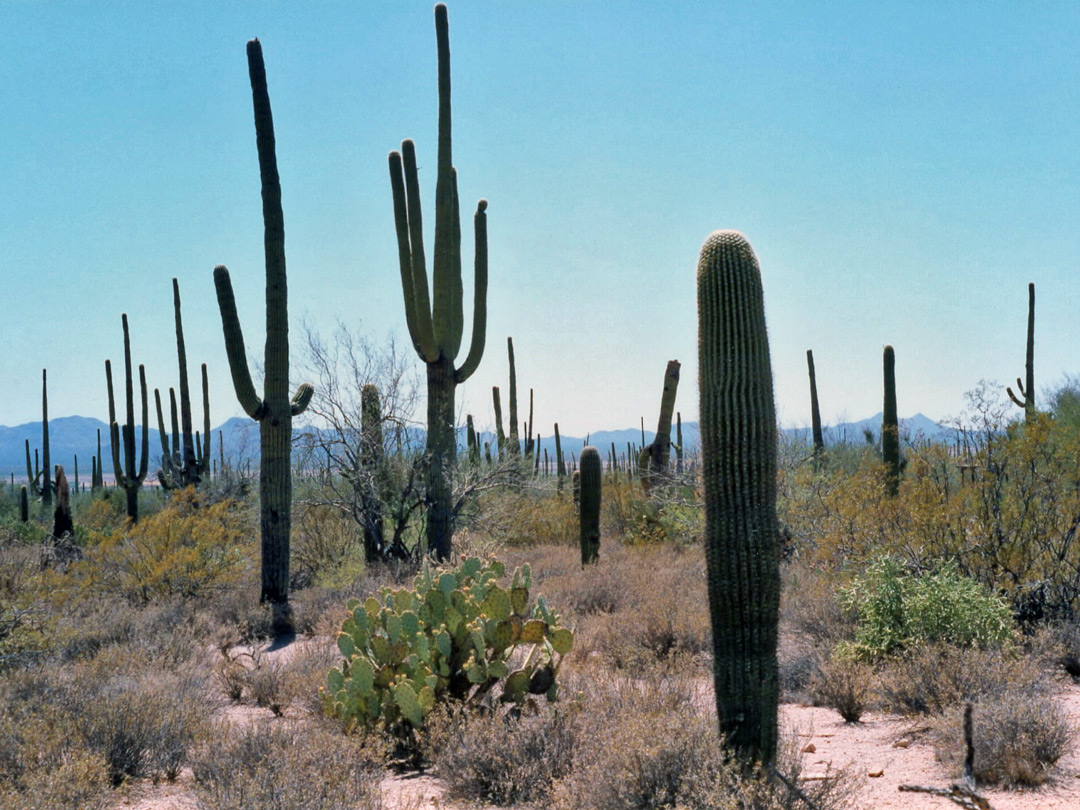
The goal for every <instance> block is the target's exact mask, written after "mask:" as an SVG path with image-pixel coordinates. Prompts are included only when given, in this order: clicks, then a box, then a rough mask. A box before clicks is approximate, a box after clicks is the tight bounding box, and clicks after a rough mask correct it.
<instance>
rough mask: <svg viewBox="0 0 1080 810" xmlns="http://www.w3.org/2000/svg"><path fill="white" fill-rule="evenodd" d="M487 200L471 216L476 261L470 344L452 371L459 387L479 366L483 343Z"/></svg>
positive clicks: (485, 325) (486, 260)
mask: <svg viewBox="0 0 1080 810" xmlns="http://www.w3.org/2000/svg"><path fill="white" fill-rule="evenodd" d="M486 211H487V200H480V201H479V202H478V203H477V204H476V214H475V215H474V216H473V233H474V238H475V241H476V258H475V263H474V273H475V278H474V281H473V328H472V342H471V343H470V344H469V353H468V354H467V355H466V356H465V362H464V363H462V364H461V365H460V366H459V367H458V368H457V369H455V371H454V382H457V383H463V382H465V381H466V380H467V379H469V377H471V376H472V373H473V372H474V371H476V369H477V366H479V365H480V358H481V357H483V356H484V343H485V341H486V340H487V287H488V245H487V213H485V212H486Z"/></svg>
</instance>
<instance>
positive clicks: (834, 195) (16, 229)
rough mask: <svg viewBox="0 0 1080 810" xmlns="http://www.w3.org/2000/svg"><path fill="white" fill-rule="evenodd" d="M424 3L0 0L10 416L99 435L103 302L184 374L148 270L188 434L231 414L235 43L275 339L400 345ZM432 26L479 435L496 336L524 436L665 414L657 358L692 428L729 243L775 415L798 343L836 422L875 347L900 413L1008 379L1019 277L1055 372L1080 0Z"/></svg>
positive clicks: (239, 261)
mask: <svg viewBox="0 0 1080 810" xmlns="http://www.w3.org/2000/svg"><path fill="white" fill-rule="evenodd" d="M432 7H433V3H431V2H372V3H360V2H348V3H347V2H334V3H331V2H309V3H302V4H301V3H286V2H229V3H221V2H209V1H207V2H184V3H179V2H165V1H164V0H163V1H162V2H154V3H145V2H135V1H134V0H132V1H131V2H78V3H76V2H66V0H54V1H53V2H48V3H45V2H23V1H19V2H12V1H11V0H7V1H4V0H0V69H2V75H3V77H4V89H3V91H2V98H3V100H4V103H3V114H2V115H0V176H2V177H3V178H4V182H3V183H2V184H0V284H2V289H3V295H2V298H0V300H2V302H3V303H2V304H0V324H2V334H3V336H4V342H5V346H4V351H2V352H0V391H2V392H3V397H2V400H0V424H6V425H15V424H19V423H22V422H27V421H34V420H37V419H40V384H41V369H42V368H48V370H49V413H50V417H53V418H55V417H58V416H65V415H72V414H79V415H82V416H96V417H98V418H101V419H104V418H106V410H107V409H106V396H105V384H104V369H103V366H104V360H105V358H107V357H108V358H111V359H112V361H113V363H114V364H122V345H121V338H122V336H121V328H120V315H121V313H123V312H126V313H127V314H128V317H129V319H130V321H131V330H132V341H133V359H134V361H135V362H136V363H144V364H145V365H146V369H147V377H148V382H149V385H150V386H151V388H153V387H155V386H156V387H160V388H162V389H164V388H167V387H169V386H170V385H176V376H177V372H176V356H175V340H174V335H173V327H172V305H171V279H172V278H173V277H174V276H175V277H178V278H179V279H180V286H181V293H182V296H183V301H184V326H185V334H186V338H187V351H188V358H189V363H190V364H191V373H192V375H193V379H195V380H197V369H198V363H200V362H206V363H208V365H209V367H210V375H211V379H210V387H211V406H212V412H213V416H212V421H213V423H214V424H215V425H216V424H219V423H220V422H222V421H224V420H225V419H227V418H228V417H230V416H234V415H239V414H241V413H242V411H241V409H240V407H239V405H238V404H237V403H236V398H235V395H234V394H233V391H232V384H231V381H230V377H229V372H228V366H227V360H226V357H225V351H224V342H223V338H222V332H221V322H220V317H219V314H218V308H217V303H216V300H215V297H214V287H213V280H212V270H213V267H214V266H215V265H216V264H219V263H223V264H226V265H228V266H229V268H230V270H231V273H232V278H233V284H234V288H235V290H236V293H237V299H238V306H239V309H240V319H241V323H242V325H243V328H244V334H245V338H246V341H247V346H248V353H249V357H255V358H259V357H261V356H262V346H263V341H264V336H265V331H264V327H265V323H264V319H265V315H264V309H263V296H264V270H263V258H262V222H261V206H260V199H259V175H258V165H257V158H256V152H255V136H254V127H253V124H252V113H251V95H250V87H249V84H248V77H247V66H246V59H245V48H244V45H245V42H246V40H248V39H249V38H251V37H254V36H257V37H259V38H260V40H261V41H262V43H263V49H264V54H265V59H266V65H267V73H268V80H269V90H270V97H271V102H272V105H273V110H274V120H275V128H276V136H277V149H278V164H279V169H280V173H281V180H282V190H283V204H284V212H285V232H286V254H287V257H288V273H289V292H290V302H289V307H290V325H291V333H292V336H293V349H294V354H295V353H296V350H298V349H299V348H300V336H301V334H302V331H301V329H300V325H301V321H302V320H304V319H306V320H307V321H308V322H310V323H311V324H313V325H314V326H315V327H316V328H318V329H319V330H320V331H321V332H323V334H324V335H326V336H329V334H330V333H331V332H332V330H333V328H334V324H335V323H336V322H337V321H338V320H341V321H343V322H345V323H346V324H348V325H349V326H350V327H351V328H353V329H356V330H358V331H360V332H362V333H365V334H368V335H371V336H373V337H375V338H381V337H383V336H385V335H387V334H388V333H391V332H393V333H396V335H397V338H398V340H399V342H400V343H401V344H402V345H403V346H405V347H406V348H408V337H407V334H406V331H405V325H404V313H403V304H402V295H401V290H400V278H399V272H398V266H397V247H396V241H395V234H394V225H393V216H392V206H391V196H390V184H389V178H388V171H387V164H386V155H387V153H388V152H389V151H390V150H391V149H396V148H398V147H399V145H400V142H401V140H402V139H403V138H407V137H408V138H413V139H414V140H415V141H416V144H417V151H418V160H419V164H420V182H421V188H422V194H423V198H424V213H425V224H426V228H427V242H428V246H429V259H430V245H431V230H432V228H433V225H434V208H433V204H434V184H435V146H436V144H435V129H436V74H435V34H434V23H433V14H432ZM449 17H450V40H451V48H452V54H453V56H452V73H453V110H454V118H453V124H454V163H455V165H456V167H457V169H458V176H459V185H460V191H461V208H462V212H463V214H466V216H465V217H464V219H463V227H462V230H463V239H462V243H463V257H462V258H463V265H464V268H465V280H464V283H465V290H466V322H467V325H466V334H465V336H464V338H463V341H462V343H463V348H462V352H461V356H460V357H459V359H458V362H459V363H460V362H461V361H462V360H463V359H464V355H465V353H466V352H467V349H468V344H469V340H470V336H471V318H470V313H471V302H472V273H471V268H472V255H473V240H472V228H471V223H470V219H469V217H471V213H472V211H473V210H474V209H475V202H476V200H477V199H478V198H480V197H484V198H486V199H487V200H488V201H489V208H488V231H489V237H490V242H489V245H490V286H489V299H488V312H489V316H488V324H487V350H486V352H485V355H484V359H483V362H482V363H481V365H480V368H479V370H478V371H477V373H476V374H475V375H474V377H473V378H472V379H470V380H469V381H468V382H467V383H466V384H465V386H464V387H463V388H462V389H459V396H463V397H464V407H465V409H466V410H468V411H469V412H471V413H473V414H474V415H475V418H476V420H477V423H478V425H480V426H485V427H486V426H490V425H491V424H492V418H493V417H492V409H491V386H492V385H499V386H500V388H501V389H502V391H503V397H504V411H505V408H506V406H505V397H506V389H507V360H506V337H507V336H508V335H510V336H513V338H514V346H515V352H516V359H517V375H518V386H519V409H520V410H521V412H522V418H524V416H525V411H526V409H527V402H528V400H527V397H528V389H529V388H530V387H532V388H534V389H535V391H536V424H537V428H538V430H539V431H540V432H541V433H543V434H544V435H545V436H547V435H550V433H551V429H552V428H551V426H552V423H553V422H556V421H557V422H559V424H560V429H561V430H562V431H563V432H564V433H566V434H568V435H584V434H585V433H586V432H589V431H595V430H601V429H619V428H626V427H633V426H636V425H637V424H638V420H639V418H640V417H641V416H644V417H645V422H646V426H647V427H652V428H655V422H656V415H657V410H658V407H659V400H660V391H661V387H662V378H663V372H664V366H665V363H666V361H667V360H669V359H673V358H674V359H678V360H680V361H681V362H682V383H681V385H680V389H679V400H678V405H677V407H678V409H679V410H680V411H681V412H682V414H683V418H684V419H685V420H688V421H689V420H693V419H696V418H697V410H698V408H697V390H696V379H697V360H696V355H697V345H696V344H697V322H696V312H695V291H694V268H695V263H696V260H697V253H698V249H699V248H700V245H701V243H702V242H703V241H704V239H705V238H706V236H708V234H709V233H710V232H711V231H713V230H716V229H720V228H735V229H738V230H740V231H742V232H743V233H745V234H746V236H747V237H748V238H749V239H750V241H751V243H752V244H753V246H754V248H755V250H756V252H757V254H758V257H759V259H760V261H761V265H762V276H763V282H764V289H765V298H766V302H765V303H766V316H767V318H768V322H769V333H770V342H771V351H772V363H773V373H774V380H775V389H776V400H777V410H778V413H779V416H780V418H781V420H782V422H783V423H784V424H785V425H804V424H806V423H808V421H809V396H808V390H807V388H808V387H807V379H806V359H805V352H806V350H807V349H808V348H809V349H813V350H814V358H815V362H816V366H817V374H818V389H819V393H820V398H821V405H822V411H823V416H824V418H825V420H826V421H827V422H831V423H835V422H839V421H843V420H845V419H852V420H854V419H860V418H863V417H866V416H869V415H871V414H873V413H875V412H877V411H879V410H880V409H881V353H882V346H883V345H884V344H886V343H891V344H892V345H893V346H894V347H895V349H896V356H897V369H896V371H897V386H898V399H899V411H900V414H901V416H910V415H913V414H914V413H916V412H922V413H924V414H926V415H927V416H929V417H931V418H934V419H942V418H944V417H947V416H950V415H956V414H958V413H959V412H960V411H961V410H962V409H963V407H964V396H963V395H964V392H966V391H968V390H971V389H973V388H974V387H975V386H976V384H977V383H978V381H979V380H980V379H984V378H986V379H996V380H998V381H1000V382H1001V383H1002V385H1004V384H1005V383H1007V382H1011V381H1012V380H1013V379H1014V378H1015V377H1017V376H1018V375H1022V374H1023V370H1024V369H1023V365H1024V337H1025V329H1026V305H1027V284H1028V282H1035V284H1036V296H1037V304H1036V349H1035V352H1036V354H1035V362H1036V382H1037V388H1038V390H1039V392H1040V393H1041V392H1042V391H1043V390H1044V388H1045V387H1047V386H1050V385H1052V384H1054V383H1055V382H1059V381H1060V380H1061V379H1062V378H1063V376H1064V375H1066V374H1076V373H1080V362H1078V361H1077V359H1076V358H1077V349H1078V347H1080V318H1077V317H1076V298H1077V296H1076V293H1077V291H1078V286H1080V285H1078V283H1077V280H1076V279H1077V274H1076V269H1075V264H1076V258H1077V257H1078V256H1080V228H1078V227H1077V223H1078V221H1080V149H1078V148H1077V144H1080V116H1078V110H1080V106H1078V96H1080V4H1076V3H1037V4H1035V3H1028V2H1013V3H993V2H934V3H931V2H875V3H865V2H817V1H816V0H815V1H814V2H810V0H806V1H805V2H794V1H790V0H789V2H752V3H749V2H748V3H716V2H697V3H694V2H679V3H656V2H649V3H646V2H631V1H629V0H628V1H625V2H620V3H601V2H569V1H564V2H543V3H535V2H534V3H524V2H495V1H494V0H486V1H481V0H465V1H462V0H451V2H450V3H449ZM410 351H411V349H410ZM300 381H301V380H300V379H296V380H295V382H294V384H293V387H294V388H295V385H296V383H298V382H300ZM151 396H152V395H151ZM460 401H461V400H460V399H459V402H460ZM151 408H152V405H151ZM151 418H153V417H151Z"/></svg>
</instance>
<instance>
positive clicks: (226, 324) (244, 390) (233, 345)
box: [214, 264, 266, 422]
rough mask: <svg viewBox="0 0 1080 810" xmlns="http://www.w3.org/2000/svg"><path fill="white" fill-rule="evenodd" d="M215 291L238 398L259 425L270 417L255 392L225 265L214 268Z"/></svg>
mask: <svg viewBox="0 0 1080 810" xmlns="http://www.w3.org/2000/svg"><path fill="white" fill-rule="evenodd" d="M214 288H215V289H216V290H217V299H218V309H220V310H221V326H222V329H223V330H224V332H225V353H226V354H227V355H228V358H229V371H230V372H231V373H232V381H233V388H235V389H236V398H237V400H239V402H240V407H241V408H243V409H244V413H246V414H247V415H248V416H250V417H251V418H252V419H254V420H255V421H256V422H257V421H259V420H260V419H262V418H263V416H265V415H266V405H265V403H263V401H262V400H261V399H260V398H259V395H258V394H256V393H255V385H254V383H252V382H251V371H250V370H249V369H248V363H247V352H246V351H245V350H244V333H243V330H241V328H240V319H239V317H237V314H236V297H235V296H234V295H233V289H232V281H231V280H230V279H229V270H228V268H226V267H225V265H223V264H219V265H218V266H217V267H215V268H214Z"/></svg>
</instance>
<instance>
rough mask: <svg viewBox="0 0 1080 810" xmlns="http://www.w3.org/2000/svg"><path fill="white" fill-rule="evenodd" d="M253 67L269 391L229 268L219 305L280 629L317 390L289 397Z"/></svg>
mask: <svg viewBox="0 0 1080 810" xmlns="http://www.w3.org/2000/svg"><path fill="white" fill-rule="evenodd" d="M247 59H248V73H249V75H250V79H251V97H252V104H253V107H254V110H255V137H256V144H257V146H258V152H259V175H260V179H261V183H262V200H263V228H264V236H263V245H264V251H265V254H266V349H265V355H264V363H263V369H264V377H263V397H262V399H260V398H259V396H258V394H256V393H255V386H254V384H253V383H252V381H251V372H250V371H249V370H248V364H247V356H246V354H245V351H244V335H243V332H242V331H241V329H240V319H239V318H238V317H237V314H236V299H235V298H234V296H233V289H232V282H231V281H230V279H229V271H228V270H227V269H226V268H225V267H224V266H222V265H219V266H218V267H216V268H215V269H214V286H215V287H216V289H217V299H218V308H219V309H220V310H221V323H222V329H223V331H224V334H225V349H226V353H227V354H228V357H229V369H230V371H231V373H232V380H233V387H234V388H235V389H236V398H237V399H238V400H239V401H240V405H241V406H242V407H243V409H244V411H245V412H246V413H247V414H248V416H250V417H251V418H252V419H254V420H255V421H257V422H258V423H259V445H260V452H261V456H260V464H259V505H260V529H261V535H262V587H261V591H260V595H259V601H260V602H269V603H270V604H271V606H272V609H273V613H274V625H275V631H276V632H278V633H283V632H287V631H288V630H289V629H290V625H291V622H290V619H289V608H288V604H289V532H290V529H291V527H292V513H291V507H292V469H291V466H290V460H291V450H292V418H293V417H294V416H297V415H299V414H301V413H303V411H304V409H305V408H307V406H308V403H309V402H311V397H312V395H313V394H314V393H315V389H314V388H312V387H311V386H310V385H308V384H307V383H305V384H303V385H301V386H300V387H299V389H297V392H296V395H295V396H294V397H293V398H292V400H291V401H290V399H289V308H288V285H287V278H286V274H285V218H284V215H283V213H282V209H281V183H280V181H279V179H278V170H277V157H276V155H275V151H274V121H273V116H272V114H271V111H270V96H269V94H268V93H267V89H266V68H265V65H264V64H263V54H262V46H261V45H260V44H259V40H257V39H253V40H251V41H250V42H248V44H247Z"/></svg>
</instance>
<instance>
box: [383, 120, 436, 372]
mask: <svg viewBox="0 0 1080 810" xmlns="http://www.w3.org/2000/svg"><path fill="white" fill-rule="evenodd" d="M389 160H390V188H391V191H392V192H393V195H394V224H395V226H396V228H397V239H398V260H399V262H400V264H401V291H402V294H403V296H404V298H405V322H406V324H407V325H408V327H409V337H410V338H412V342H413V347H414V348H415V349H416V353H417V354H418V355H420V359H421V360H423V361H424V362H426V363H434V362H435V361H436V360H438V359H439V352H438V347H437V346H436V343H435V332H434V327H433V325H432V322H431V321H432V318H431V299H430V297H429V295H428V281H427V262H426V260H425V258H424V224H423V214H422V211H421V207H420V180H419V178H418V176H417V171H416V145H415V144H414V143H413V142H412V140H404V141H402V142H401V152H400V153H398V152H391V153H390V158H389Z"/></svg>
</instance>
